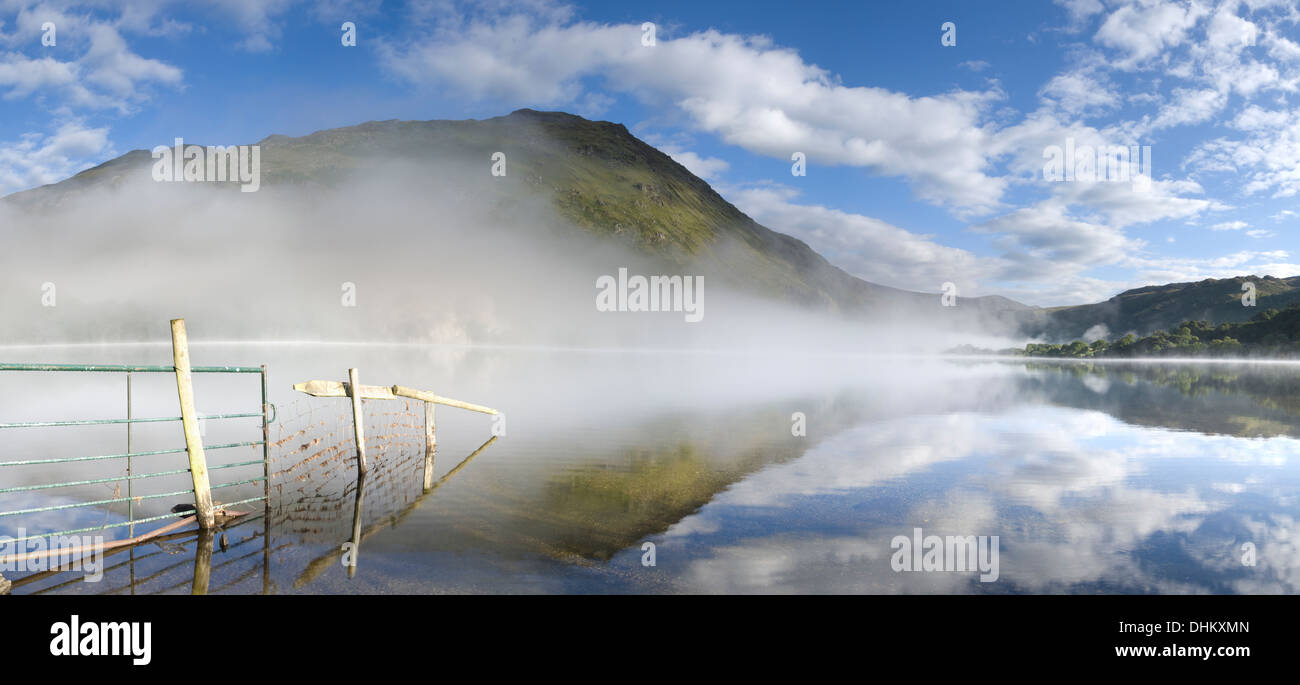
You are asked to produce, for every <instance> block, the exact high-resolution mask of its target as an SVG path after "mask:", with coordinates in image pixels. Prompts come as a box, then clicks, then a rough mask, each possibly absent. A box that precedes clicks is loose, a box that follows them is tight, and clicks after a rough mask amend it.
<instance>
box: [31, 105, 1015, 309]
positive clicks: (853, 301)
mask: <svg viewBox="0 0 1300 685" xmlns="http://www.w3.org/2000/svg"><path fill="white" fill-rule="evenodd" d="M259 145H261V148H262V149H261V154H262V186H263V187H264V188H266V187H275V186H277V185H282V184H293V185H299V186H303V185H305V186H319V187H322V188H329V187H330V186H331V185H333V184H336V183H339V182H341V181H342V180H344V179H347V178H350V177H352V176H354V175H355V174H357V173H358V172H363V171H365V170H367V169H371V168H375V167H379V166H382V165H388V164H392V163H394V162H408V163H414V164H421V163H435V162H436V163H444V164H445V163H447V162H449V161H452V160H455V161H456V162H457V163H460V164H462V165H463V166H464V167H465V169H466V177H468V178H472V177H473V175H475V174H481V176H482V178H483V180H484V183H485V184H486V183H489V182H491V181H492V180H493V179H492V178H491V176H490V174H489V168H490V166H491V159H492V155H493V154H494V153H495V152H503V153H504V154H505V155H506V159H507V179H508V180H507V183H508V184H511V185H509V186H507V187H510V188H512V189H517V190H520V191H522V192H531V193H536V194H539V195H540V196H542V197H545V198H547V199H548V200H549V202H551V203H552V204H553V206H554V207H555V208H556V209H557V210H558V212H559V214H560V215H561V216H562V217H564V218H565V219H567V220H569V221H570V222H571V223H573V224H575V225H577V226H579V227H581V228H583V229H585V230H586V231H588V232H590V233H592V234H594V235H596V236H600V237H604V238H608V239H611V240H617V241H622V242H625V243H627V244H629V245H631V246H632V247H634V248H635V249H636V250H638V251H640V252H642V253H644V254H647V255H650V256H652V257H654V258H657V259H660V260H662V261H664V262H665V263H666V264H669V265H676V266H677V267H680V268H683V269H686V268H691V269H696V268H698V269H701V270H702V271H703V272H707V273H711V274H714V275H715V276H717V277H719V278H720V280H721V281H722V282H724V283H727V284H730V285H733V286H736V287H738V288H739V289H741V290H743V291H745V292H750V293H753V294H756V295H760V296H763V297H767V298H772V299H777V300H781V301H786V302H793V303H797V304H800V305H803V306H808V307H812V308H816V309H819V310H826V311H831V312H835V313H839V314H844V315H848V316H852V317H868V316H871V315H876V314H880V313H882V312H884V311H893V312H897V313H900V314H903V315H915V314H916V313H917V312H926V311H937V310H939V307H938V303H939V296H938V294H937V293H935V294H922V293H916V292H910V291H905V290H900V289H897V288H891V287H888V286H884V285H877V284H874V283H869V282H867V281H864V280H861V279H859V278H855V277H853V276H851V275H849V274H848V273H846V272H844V271H843V270H841V269H839V268H838V267H836V266H834V265H832V264H830V263H829V262H828V261H826V259H824V258H823V257H822V256H821V255H819V254H817V253H816V252H815V251H813V250H812V249H811V248H810V247H809V246H808V245H807V244H805V243H804V242H802V241H800V240H798V239H795V238H792V237H790V236H788V235H785V234H782V233H778V232H776V231H773V230H770V229H768V228H766V227H764V226H762V225H760V224H758V223H757V222H755V221H754V220H752V219H751V218H749V217H748V216H746V215H745V214H744V213H742V212H741V211H740V210H739V209H737V208H736V207H735V206H734V205H732V204H731V203H729V202H727V201H726V200H725V199H724V198H723V197H722V196H721V195H719V194H718V193H717V192H715V191H714V190H713V188H711V187H710V186H709V184H708V183H706V182H705V181H704V180H702V179H700V178H699V177H697V176H695V175H694V174H692V173H691V172H690V171H688V170H687V169H686V168H685V167H683V166H682V165H680V164H678V163H677V162H675V161H673V159H672V158H671V157H669V156H668V155H666V154H664V153H662V152H660V151H659V150H657V149H655V148H654V147H652V146H650V145H648V144H646V143H645V142H643V141H641V140H639V139H638V138H636V137H635V136H633V135H632V134H631V133H629V132H628V130H627V128H625V127H624V126H623V125H622V124H616V123H610V122H605V121H589V120H587V119H584V118H582V117H578V116H574V115H572V114H565V113H561V112H538V111H534V110H528V109H523V110H519V111H516V112H514V113H512V114H510V115H508V116H503V117H496V118H492V119H485V120H472V119H471V120H464V121H395V120H394V121H378V122H368V123H364V124H360V125H357V126H350V127H346V128H337V129H330V130H325V131H319V132H316V133H313V134H310V135H307V136H302V137H297V138H293V137H288V136H281V135H273V136H270V137H268V138H266V139H264V140H262V141H260V143H259ZM152 163H153V160H152V158H151V156H150V154H149V153H148V152H147V151H144V150H136V151H133V152H131V153H128V154H127V155H124V156H122V157H120V158H118V159H115V160H112V161H110V162H107V163H105V164H103V165H100V166H98V167H95V168H93V169H89V170H87V171H85V172H82V173H81V174H78V175H77V176H75V177H73V178H71V179H68V180H66V181H63V182H61V183H58V184H54V185H51V186H45V187H42V188H37V189H34V190H30V191H27V192H24V193H18V194H15V195H12V196H10V197H9V198H6V201H8V202H12V203H14V204H17V205H21V206H25V207H29V208H32V207H36V208H39V207H40V206H42V205H47V204H52V203H58V202H60V201H62V200H63V199H64V198H65V197H66V196H67V194H68V193H70V192H76V191H80V190H82V189H85V188H89V187H95V186H109V187H111V186H113V185H114V184H117V183H120V182H122V181H123V180H124V179H126V178H127V177H128V175H129V174H146V175H147V174H148V173H149V169H150V168H151V166H152ZM232 187H233V186H232ZM500 187H502V184H498V186H497V188H500ZM490 197H492V198H493V199H492V201H497V202H502V201H509V200H508V197H509V194H508V193H498V194H496V195H493V196H490ZM503 197H504V198H506V199H503ZM883 258H887V257H883ZM961 306H962V309H963V311H964V312H966V313H968V314H969V313H976V314H978V313H980V312H985V311H986V312H1005V311H1015V310H1022V309H1026V307H1025V306H1024V305H1021V304H1019V303H1016V302H1013V301H1011V300H1008V299H1006V298H1002V297H985V298H964V299H963V300H962V301H961ZM953 319H954V320H956V317H953Z"/></svg>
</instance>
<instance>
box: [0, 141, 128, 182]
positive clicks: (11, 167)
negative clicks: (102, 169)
mask: <svg viewBox="0 0 1300 685" xmlns="http://www.w3.org/2000/svg"><path fill="white" fill-rule="evenodd" d="M112 152H113V149H112V146H111V145H110V144H109V142H108V129H106V128H86V127H84V126H82V125H81V124H80V123H67V124H64V125H63V126H61V127H59V129H58V130H57V131H55V132H54V133H53V134H51V135H42V134H39V133H29V134H27V135H24V136H23V137H22V138H20V139H19V140H17V141H11V142H4V141H0V196H3V195H7V194H8V193H11V192H14V191H18V190H22V189H25V188H30V187H33V186H39V185H45V184H47V183H55V182H57V181H61V180H63V179H65V178H67V177H68V176H71V175H73V174H75V173H77V172H78V171H81V170H83V169H86V168H88V167H90V166H93V165H94V163H95V161H96V160H99V159H102V158H103V157H104V156H105V155H109V154H112Z"/></svg>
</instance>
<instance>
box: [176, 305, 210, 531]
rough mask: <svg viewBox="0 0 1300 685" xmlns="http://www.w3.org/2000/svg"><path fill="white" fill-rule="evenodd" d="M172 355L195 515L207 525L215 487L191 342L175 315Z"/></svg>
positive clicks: (205, 526)
mask: <svg viewBox="0 0 1300 685" xmlns="http://www.w3.org/2000/svg"><path fill="white" fill-rule="evenodd" d="M172 359H173V360H174V361H175V364H176V392H177V394H178V395H179V396H180V402H181V423H182V424H183V425H184V427H185V451H186V452H187V453H188V454H189V457H190V475H191V476H192V477H193V481H194V515H195V517H196V518H197V519H198V523H199V527H200V528H204V529H208V528H212V527H213V525H215V519H214V516H213V514H212V488H211V487H210V485H209V483H208V462H207V459H206V458H205V457H204V455H203V437H202V436H201V435H200V434H199V420H198V413H197V412H195V411H194V385H193V382H192V379H191V377H190V345H189V338H188V337H187V336H186V334H185V319H172Z"/></svg>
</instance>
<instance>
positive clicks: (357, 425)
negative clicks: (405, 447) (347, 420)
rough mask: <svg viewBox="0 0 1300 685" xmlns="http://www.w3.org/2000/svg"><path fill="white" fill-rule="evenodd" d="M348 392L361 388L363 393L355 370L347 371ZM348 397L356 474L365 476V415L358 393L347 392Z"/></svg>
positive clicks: (362, 387)
mask: <svg viewBox="0 0 1300 685" xmlns="http://www.w3.org/2000/svg"><path fill="white" fill-rule="evenodd" d="M348 381H350V382H349V384H348V390H349V391H351V389H352V388H361V389H362V391H363V392H364V390H365V386H363V385H361V381H360V380H358V374H357V370H356V369H348ZM348 396H349V397H351V398H352V430H353V432H354V433H355V434H356V438H357V473H359V474H360V475H362V476H364V475H366V430H365V423H366V415H365V412H364V411H363V410H362V409H361V395H360V394H359V393H352V392H349V393H348Z"/></svg>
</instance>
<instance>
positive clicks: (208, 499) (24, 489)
mask: <svg viewBox="0 0 1300 685" xmlns="http://www.w3.org/2000/svg"><path fill="white" fill-rule="evenodd" d="M172 349H173V361H174V362H175V363H174V365H172V366H128V365H105V364H3V363H0V372H60V373H65V372H66V373H120V374H123V375H124V377H125V380H126V383H125V386H126V406H127V410H126V417H124V418H116V419H64V420H55V421H23V422H12V423H0V431H9V430H20V429H27V428H54V427H70V426H93V425H101V426H102V425H123V426H125V427H126V441H127V448H126V451H125V452H123V453H120V454H100V455H91V456H74V457H59V458H33V459H20V460H12V461H0V472H3V471H4V470H6V469H8V468H11V467H20V466H46V467H48V466H52V465H56V464H69V463H73V464H79V463H89V462H104V461H110V460H125V466H126V472H125V474H124V475H117V476H111V477H105V478H90V479H80V480H68V481H60V482H53V483H36V484H28V485H15V486H10V487H3V488H0V495H9V494H15V493H30V492H36V491H46V490H53V489H58V488H71V487H77V486H87V485H96V484H109V483H120V482H122V481H125V482H126V485H127V494H126V496H125V497H112V498H108V499H97V500H92V501H86V502H73V503H68V504H53V505H48V506H41V507H29V508H25V509H14V510H0V519H5V518H8V517H14V516H22V515H31V514H42V513H48V512H56V511H65V510H72V509H81V508H88V507H112V506H113V505H116V504H121V503H126V505H127V519H126V520H125V521H120V522H116V523H108V522H107V521H105V523H104V524H103V525H99V526H90V527H83V528H75V529H70V530H59V531H49V532H40V533H34V534H31V535H26V536H22V537H12V538H7V541H8V542H11V543H18V542H24V541H27V540H33V539H37V538H52V537H57V536H69V535H73V534H77V533H87V532H92V531H102V530H106V529H109V528H118V527H127V528H128V530H129V533H128V534H129V535H131V536H134V532H135V526H136V525H138V524H142V523H149V522H153V521H160V520H162V519H167V518H171V519H173V520H174V519H175V518H176V514H175V513H166V514H162V515H158V516H149V517H145V518H136V511H135V507H136V505H137V504H138V503H140V502H142V501H145V500H155V499H162V498H168V497H180V496H184V495H193V499H194V509H195V511H194V516H195V522H197V523H198V524H199V527H200V528H201V529H210V528H212V527H213V525H214V523H215V512H214V508H213V505H212V494H211V493H212V491H213V490H222V489H226V488H233V487H238V486H241V485H250V484H253V483H258V482H261V483H263V491H262V494H261V495H260V496H257V497H251V498H245V499H241V500H238V501H234V502H225V503H223V504H222V507H223V508H224V507H230V506H235V505H239V504H248V503H252V502H257V501H266V500H267V494H268V492H269V490H268V484H269V475H270V474H269V470H268V469H269V467H268V464H269V456H270V452H269V444H268V440H267V436H268V434H269V424H270V423H271V422H272V421H273V420H274V419H272V418H271V405H270V404H269V403H268V402H267V384H266V366H265V365H262V366H260V367H253V366H194V367H192V366H190V363H189V349H188V341H187V338H186V335H185V322H184V320H182V319H177V320H175V321H173V322H172ZM142 373H144V374H147V373H172V374H175V376H176V385H177V393H178V398H179V402H180V409H181V412H180V413H181V415H180V416H163V417H137V416H134V415H133V412H132V408H131V406H132V392H131V381H132V378H133V376H134V375H135V374H142ZM193 373H202V374H259V375H260V376H261V398H262V400H261V410H260V411H258V412H243V413H227V414H208V415H199V414H197V412H195V410H194V391H193V387H192V382H191V374H193ZM259 417H260V418H261V419H262V421H261V424H262V435H261V439H260V440H249V441H242V442H232V443H226V444H216V445H208V446H206V450H223V449H232V448H240V447H258V446H260V447H261V448H262V457H261V459H256V460H251V461H241V462H234V463H228V464H221V465H217V466H213V467H211V468H209V467H208V466H207V462H206V456H205V446H204V445H203V441H202V438H201V435H200V430H199V426H198V422H199V420H205V421H210V420H225V419H240V418H259ZM164 422H181V424H182V426H183V428H184V433H185V443H186V444H185V446H184V447H177V448H169V449H156V450H143V451H135V450H134V449H133V444H132V427H133V426H135V425H137V424H145V423H164ZM179 453H186V454H187V455H188V458H189V463H188V466H187V467H186V468H177V469H166V470H159V471H151V472H145V473H137V472H136V468H135V467H136V464H135V460H136V459H137V458H142V457H156V456H161V455H165V454H179ZM257 464H261V465H262V475H261V476H259V477H256V478H245V479H241V480H233V481H230V482H222V483H217V484H212V483H211V482H210V480H209V475H208V472H209V471H210V470H211V471H220V470H226V469H233V468H238V467H246V466H254V465H257ZM184 473H189V474H190V475H191V482H192V484H193V487H191V488H189V489H185V490H177V491H172V492H161V493H149V494H136V493H135V483H136V482H137V481H143V480H148V479H154V478H162V477H165V476H175V475H178V474H184ZM2 501H3V499H2V498H0V502H2ZM0 559H3V557H0Z"/></svg>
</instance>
